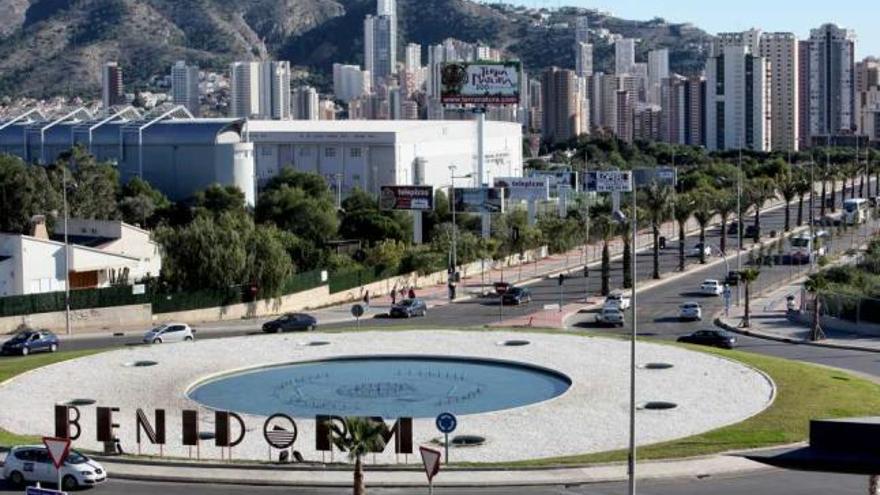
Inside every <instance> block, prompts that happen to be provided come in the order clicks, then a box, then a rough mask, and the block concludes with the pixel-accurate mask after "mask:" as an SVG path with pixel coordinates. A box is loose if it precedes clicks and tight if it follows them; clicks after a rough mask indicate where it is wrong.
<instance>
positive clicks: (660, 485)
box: [0, 470, 868, 495]
mask: <svg viewBox="0 0 880 495" xmlns="http://www.w3.org/2000/svg"><path fill="white" fill-rule="evenodd" d="M440 476H442V473H441V474H440ZM369 479H370V474H369V472H368V473H367V483H368V487H369ZM867 486H868V479H867V477H865V476H850V475H836V474H824V473H800V472H793V471H778V470H768V471H763V472H757V473H749V474H745V475H742V476H733V477H705V478H696V477H694V478H686V479H677V480H663V481H644V482H641V483H640V484H639V485H638V493H639V494H641V495H705V494H707V493H711V494H713V495H756V494H773V495H810V494H817V495H818V494H834V495H862V494H864V493H866V492H867ZM626 488H627V485H626V484H625V483H597V484H590V485H576V486H548V487H528V488H456V489H444V488H437V489H435V490H434V493H435V494H436V495H520V494H521V495H620V494H623V493H625V492H626ZM367 492H368V493H369V494H370V495H413V494H422V493H424V494H427V492H428V490H427V487H426V488H425V489H424V490H419V489H413V488H406V489H383V488H369V489H368V490H367ZM0 493H21V490H17V489H15V490H14V489H12V488H9V487H8V486H5V485H2V481H0ZM81 493H94V494H96V495H156V494H163V495H202V494H204V495H263V494H265V495H274V494H282V493H283V494H286V495H347V494H350V493H351V489H350V488H330V489H325V488H280V487H279V488H273V487H256V486H235V485H189V484H184V483H175V484H172V483H141V482H133V481H120V480H111V481H108V482H107V483H106V484H104V485H102V486H100V487H98V488H95V489H94V490H89V491H86V492H81Z"/></svg>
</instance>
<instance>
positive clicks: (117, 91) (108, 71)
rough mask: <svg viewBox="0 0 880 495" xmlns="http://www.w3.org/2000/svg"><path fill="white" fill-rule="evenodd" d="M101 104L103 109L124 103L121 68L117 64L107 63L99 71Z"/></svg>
mask: <svg viewBox="0 0 880 495" xmlns="http://www.w3.org/2000/svg"><path fill="white" fill-rule="evenodd" d="M101 102H102V103H103V105H104V109H105V110H106V109H109V108H110V107H112V106H114V105H121V104H123V103H125V94H124V93H123V86H122V67H119V64H118V63H117V62H107V63H105V64H104V67H103V70H102V71H101Z"/></svg>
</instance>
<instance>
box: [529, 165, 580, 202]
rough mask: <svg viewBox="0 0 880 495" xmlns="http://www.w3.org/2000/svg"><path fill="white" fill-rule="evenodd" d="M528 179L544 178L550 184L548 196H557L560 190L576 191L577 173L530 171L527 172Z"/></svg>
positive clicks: (562, 170) (564, 170)
mask: <svg viewBox="0 0 880 495" xmlns="http://www.w3.org/2000/svg"><path fill="white" fill-rule="evenodd" d="M529 177H532V178H540V177H546V178H547V179H548V181H549V184H550V194H551V195H552V196H559V190H560V189H568V190H572V191H575V190H577V185H578V173H577V172H572V171H571V170H570V169H555V170H531V171H529Z"/></svg>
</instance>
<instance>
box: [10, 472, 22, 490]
mask: <svg viewBox="0 0 880 495" xmlns="http://www.w3.org/2000/svg"><path fill="white" fill-rule="evenodd" d="M9 482H10V483H12V486H24V483H25V480H24V476H23V475H22V474H21V473H19V472H18V471H13V472H12V473H11V474H10V475H9Z"/></svg>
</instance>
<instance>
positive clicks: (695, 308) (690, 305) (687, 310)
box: [678, 302, 703, 321]
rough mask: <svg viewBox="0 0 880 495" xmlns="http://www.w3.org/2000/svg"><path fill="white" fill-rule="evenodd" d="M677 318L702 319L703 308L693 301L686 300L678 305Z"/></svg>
mask: <svg viewBox="0 0 880 495" xmlns="http://www.w3.org/2000/svg"><path fill="white" fill-rule="evenodd" d="M678 318H679V319H681V320H684V321H688V320H696V321H700V320H702V319H703V308H702V307H701V306H700V305H699V304H697V303H695V302H686V303H684V304H682V305H681V306H679V307H678Z"/></svg>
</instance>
